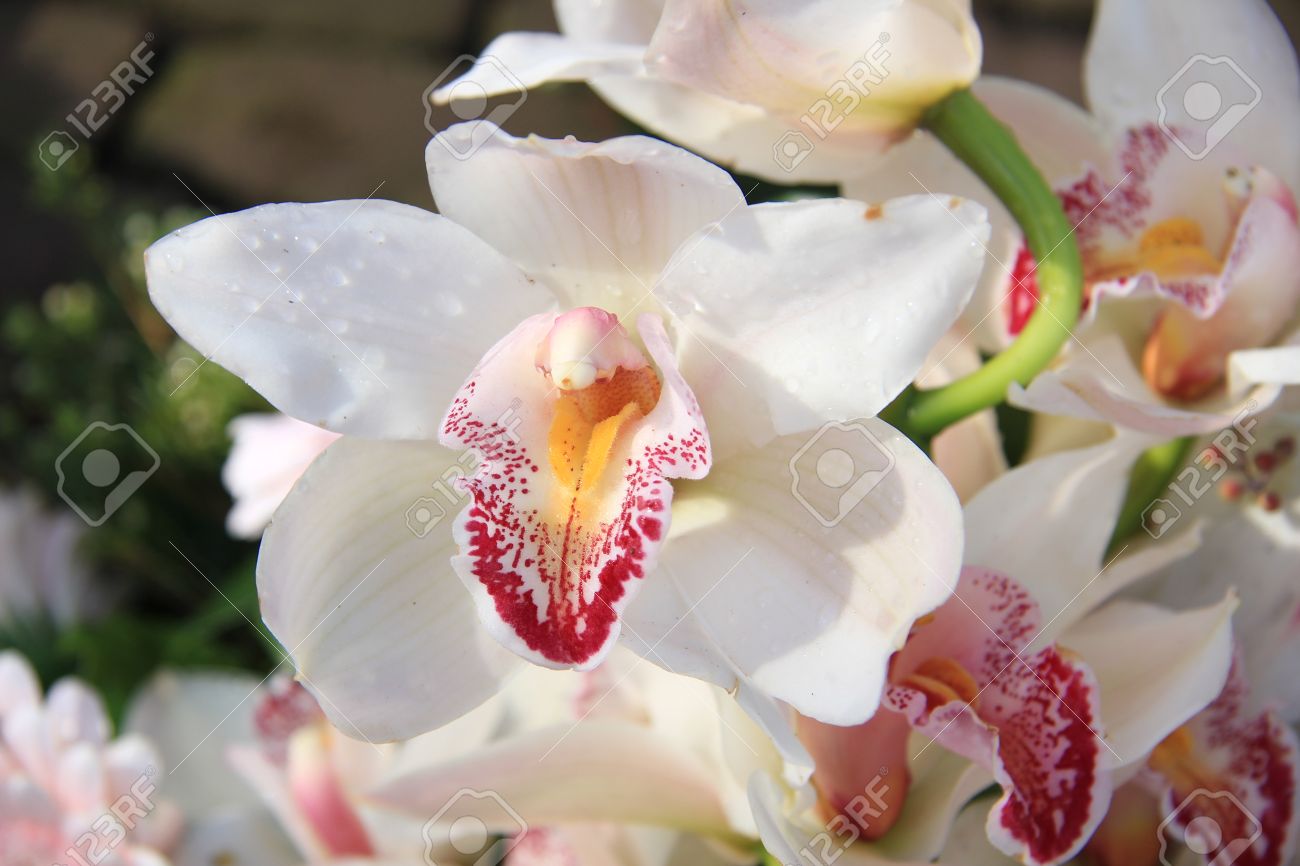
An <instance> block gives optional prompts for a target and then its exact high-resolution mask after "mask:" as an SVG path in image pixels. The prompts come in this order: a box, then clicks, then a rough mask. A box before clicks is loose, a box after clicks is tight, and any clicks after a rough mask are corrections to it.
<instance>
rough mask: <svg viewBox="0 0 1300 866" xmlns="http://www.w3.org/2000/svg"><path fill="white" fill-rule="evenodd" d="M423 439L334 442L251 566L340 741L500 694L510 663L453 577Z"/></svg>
mask: <svg viewBox="0 0 1300 866" xmlns="http://www.w3.org/2000/svg"><path fill="white" fill-rule="evenodd" d="M470 468H472V462H470V461H464V462H462V461H460V460H458V457H457V455H456V454H455V453H453V452H451V451H449V450H447V449H445V448H442V447H441V446H438V445H435V444H433V443H416V442H374V441H366V440H360V439H353V438H351V437H344V438H343V439H340V440H339V441H338V442H335V443H334V444H333V445H331V446H330V447H329V448H328V449H327V450H326V451H325V453H324V454H322V455H321V456H320V457H319V458H318V459H317V461H316V462H315V463H313V464H312V466H311V467H310V468H309V469H308V470H307V473H306V474H305V475H304V476H303V478H302V480H301V481H300V482H299V483H298V486H297V487H295V488H294V490H293V492H292V493H290V494H289V497H288V498H287V499H286V500H285V502H284V505H282V506H281V508H280V510H279V511H278V512H276V517H275V519H274V520H273V521H272V523H271V526H270V528H269V529H268V530H267V532H266V536H265V538H264V539H263V541H262V552H261V556H260V557H259V559H258V590H259V593H260V595H261V599H262V617H263V619H264V620H265V621H266V623H267V625H268V626H270V628H271V631H272V632H273V633H274V634H275V636H276V637H277V638H278V639H279V641H280V643H281V644H282V645H283V646H284V647H285V649H286V650H287V651H288V652H289V654H290V655H291V656H292V658H293V661H294V664H295V665H296V666H297V668H298V672H299V678H300V679H301V680H302V683H303V685H304V686H306V687H307V688H308V690H310V691H311V692H312V693H313V694H314V695H315V696H316V698H317V700H318V701H319V703H320V706H321V709H322V710H324V711H325V714H326V715H327V716H329V717H330V720H331V721H332V722H333V723H334V724H335V726H337V727H338V728H339V729H340V730H342V731H343V732H344V733H346V734H348V735H349V736H353V737H357V738H360V739H367V740H370V741H372V742H381V741H388V740H396V739H406V738H409V737H412V736H415V735H416V734H420V733H423V732H425V731H428V730H430V729H432V728H435V727H438V726H439V725H442V724H445V723H446V722H449V721H451V720H453V719H455V718H457V717H459V716H461V715H462V714H464V713H465V712H466V711H468V710H470V709H472V708H473V707H475V706H477V705H478V704H480V703H482V702H483V701H485V700H486V699H487V698H489V697H491V696H492V695H493V694H495V693H496V691H497V689H498V688H499V686H500V682H501V679H502V677H503V676H504V675H505V674H506V673H507V672H508V671H509V670H510V669H511V668H512V667H513V666H514V664H515V663H516V661H515V659H514V656H512V655H511V654H510V653H508V652H506V651H505V650H503V649H501V648H500V647H499V646H498V645H497V644H496V643H495V642H494V641H493V640H492V639H491V638H490V637H489V636H488V634H487V632H485V631H484V630H483V628H482V626H481V625H480V624H479V621H478V616H477V615H476V614H475V612H474V605H473V602H472V601H471V599H470V596H469V593H467V592H466V591H465V588H464V586H463V585H462V584H461V582H460V580H459V579H458V578H457V577H456V575H455V573H454V572H453V571H452V568H451V557H452V556H453V555H454V554H455V552H456V548H455V545H454V543H453V542H452V538H451V518H452V517H453V516H454V514H455V512H456V510H457V509H458V508H460V507H462V500H461V497H460V495H459V494H458V493H456V492H455V490H454V489H453V487H452V485H451V482H452V480H454V479H455V478H457V477H459V476H460V475H462V474H464V472H466V471H468V470H469V469H470Z"/></svg>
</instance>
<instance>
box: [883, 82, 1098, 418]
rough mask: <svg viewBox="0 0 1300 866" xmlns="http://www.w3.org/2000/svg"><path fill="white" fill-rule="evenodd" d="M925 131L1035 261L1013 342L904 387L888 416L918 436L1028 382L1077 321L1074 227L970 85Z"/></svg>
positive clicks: (929, 116) (1078, 266) (929, 117)
mask: <svg viewBox="0 0 1300 866" xmlns="http://www.w3.org/2000/svg"><path fill="white" fill-rule="evenodd" d="M923 125H924V126H925V128H927V129H929V130H930V132H932V133H934V135H935V137H937V138H938V139H939V140H940V141H942V142H943V143H944V144H945V145H946V146H947V147H948V149H949V150H951V151H952V152H953V154H954V155H955V156H956V157H957V158H958V159H960V160H961V161H962V162H963V163H965V164H966V165H967V167H969V168H970V169H971V170H972V171H974V172H975V174H977V175H978V176H979V177H980V179H981V180H983V181H984V183H985V184H987V185H988V187H989V189H991V190H992V191H993V192H994V194H996V195H997V197H998V198H999V199H1000V200H1001V201H1002V203H1003V204H1004V205H1006V207H1007V210H1009V211H1010V212H1011V215H1012V216H1013V217H1015V219H1016V222H1018V223H1019V224H1020V228H1021V230H1022V231H1023V232H1024V234H1025V240H1026V242H1027V243H1028V246H1029V250H1030V252H1032V253H1033V255H1034V258H1035V259H1036V261H1037V262H1038V300H1039V304H1038V307H1037V308H1036V309H1035V310H1034V314H1033V316H1031V317H1030V319H1029V321H1028V322H1027V323H1026V324H1025V327H1024V329H1023V330H1022V331H1021V332H1020V334H1019V336H1018V337H1017V338H1016V341H1015V342H1014V343H1012V344H1011V346H1009V347H1008V348H1007V349H1006V350H1005V351H1003V352H1002V353H1000V354H998V355H997V356H995V357H994V358H992V359H990V360H989V362H988V363H986V364H985V365H984V366H983V367H981V368H980V369H979V370H976V371H975V372H974V373H972V374H970V375H969V376H966V377H964V378H961V379H958V380H957V381H955V382H952V383H950V384H948V385H944V386H943V387H941V388H933V389H929V390H920V389H918V390H914V391H910V392H906V393H905V394H904V395H903V396H901V397H900V398H899V399H900V400H901V401H903V403H902V406H901V407H899V409H896V410H895V412H893V413H891V415H892V416H893V417H896V418H899V419H900V420H899V424H900V428H901V429H902V430H903V432H904V433H906V434H907V435H909V436H911V437H912V438H913V439H914V440H916V441H925V440H928V439H929V438H930V437H932V436H934V435H935V434H936V433H938V432H939V431H941V430H943V429H944V428H945V427H948V426H950V425H952V424H955V423H956V422H958V421H960V420H961V419H963V418H966V417H968V416H970V415H973V414H975V413H976V412H979V411H980V410H982V409H987V408H989V407H991V406H996V405H997V404H999V403H1001V402H1002V401H1003V400H1005V399H1006V393H1007V387H1008V386H1009V385H1010V384H1011V383H1012V382H1019V383H1020V384H1022V385H1027V384H1028V383H1029V381H1030V380H1031V379H1033V377H1034V376H1035V375H1037V374H1038V372H1039V371H1040V370H1042V369H1043V368H1044V367H1046V366H1047V365H1048V363H1050V362H1051V360H1052V359H1053V358H1054V357H1056V353H1057V352H1058V351H1059V350H1060V348H1061V346H1062V345H1063V344H1064V343H1065V341H1066V340H1067V339H1069V336H1070V331H1071V329H1072V328H1073V327H1074V324H1075V322H1076V321H1077V320H1078V318H1079V306H1080V302H1081V299H1082V297H1083V265H1082V263H1081V262H1080V259H1079V247H1078V245H1077V244H1076V243H1075V240H1074V230H1073V226H1071V225H1070V222H1069V220H1068V219H1066V216H1065V212H1064V211H1063V210H1061V203H1060V201H1059V200H1058V199H1057V198H1056V194H1055V193H1053V192H1052V189H1051V187H1049V186H1048V185H1047V181H1045V180H1044V179H1043V176H1042V174H1041V173H1039V171H1038V169H1037V168H1035V167H1034V164H1033V163H1032V162H1030V161H1029V157H1027V156H1026V155H1025V153H1024V151H1023V150H1021V149H1020V145H1019V144H1018V143H1017V142H1016V139H1015V136H1014V135H1012V133H1011V131H1010V130H1009V129H1007V127H1006V126H1004V125H1003V124H1002V123H1001V122H1000V121H999V120H998V119H997V118H995V117H994V116H993V115H992V114H990V113H989V111H988V109H987V108H985V107H984V105H983V104H982V103H981V102H980V101H979V100H978V99H976V98H975V95H974V94H972V93H971V92H970V91H969V90H959V91H957V92H956V93H953V94H952V95H951V96H948V97H947V98H945V99H944V100H943V101H941V102H939V103H938V104H936V105H934V106H933V107H932V108H930V110H929V111H927V112H926V114H925V118H924V120H923Z"/></svg>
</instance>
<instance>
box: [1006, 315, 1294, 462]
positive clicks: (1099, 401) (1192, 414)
mask: <svg viewBox="0 0 1300 866" xmlns="http://www.w3.org/2000/svg"><path fill="white" fill-rule="evenodd" d="M1084 342H1085V344H1086V349H1081V350H1080V351H1077V352H1072V353H1071V354H1070V356H1069V357H1068V358H1067V359H1066V360H1065V361H1064V362H1062V363H1061V364H1060V365H1059V366H1057V367H1056V368H1054V369H1050V370H1045V371H1044V372H1042V373H1039V374H1038V376H1037V377H1035V379H1034V381H1033V382H1031V383H1030V385H1029V387H1028V388H1022V387H1021V386H1019V385H1016V384H1013V385H1012V386H1011V387H1010V389H1009V391H1008V394H1007V402H1009V403H1010V404H1011V405H1013V406H1017V407H1019V408H1021V409H1028V410H1029V411H1031V412H1043V413H1047V414H1051V415H1065V416H1068V417H1071V418H1079V419H1083V420H1086V421H1102V422H1105V423H1108V424H1114V425H1116V426H1119V427H1122V428H1125V429H1128V430H1134V431H1137V432H1140V433H1147V434H1151V435H1153V436H1160V437H1163V438H1171V437H1174V436H1188V435H1191V434H1196V433H1214V432H1217V431H1219V430H1222V429H1224V428H1226V427H1230V426H1232V424H1233V423H1234V422H1236V421H1239V420H1240V419H1241V418H1243V417H1245V416H1248V415H1254V414H1258V413H1260V412H1262V411H1264V410H1265V409H1267V408H1268V407H1269V406H1271V405H1272V404H1273V403H1274V402H1276V400H1277V398H1278V396H1279V395H1280V394H1281V392H1282V387H1281V385H1276V384H1262V385H1256V386H1255V387H1253V388H1251V389H1249V390H1247V391H1246V392H1245V393H1234V392H1226V393H1223V394H1220V395H1217V396H1211V397H1208V398H1206V399H1204V400H1201V401H1199V402H1197V403H1192V404H1189V405H1188V406H1186V407H1179V406H1174V405H1170V404H1168V403H1166V402H1165V401H1164V400H1162V399H1161V398H1160V397H1158V396H1157V395H1156V394H1155V393H1154V392H1152V390H1151V389H1150V388H1149V387H1148V386H1147V384H1146V382H1145V381H1143V379H1142V375H1141V373H1139V372H1138V370H1137V367H1136V366H1134V363H1133V357H1132V355H1131V354H1130V352H1129V349H1128V348H1127V346H1125V344H1124V342H1123V340H1122V339H1121V338H1120V337H1119V336H1118V335H1116V334H1108V335H1102V336H1095V337H1093V338H1086V337H1085V338H1084ZM1281 360H1282V361H1283V363H1284V364H1285V365H1286V367H1288V368H1289V366H1290V364H1289V363H1287V362H1288V361H1290V360H1291V359H1290V357H1289V356H1283V357H1282V358H1281ZM1288 375H1289V371H1288V372H1284V373H1282V374H1281V376H1279V378H1285V377H1286V376H1288Z"/></svg>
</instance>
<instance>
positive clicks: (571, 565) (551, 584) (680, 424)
mask: <svg viewBox="0 0 1300 866" xmlns="http://www.w3.org/2000/svg"><path fill="white" fill-rule="evenodd" d="M561 319H562V317H559V318H557V317H556V316H554V315H552V314H546V315H542V316H535V317H533V318H531V319H529V320H527V321H525V322H524V323H523V324H521V325H520V326H519V327H518V328H516V329H515V330H514V331H513V332H512V333H511V334H510V335H508V336H507V337H506V338H505V339H503V340H502V341H501V342H500V343H498V344H497V346H496V347H495V348H493V349H492V351H490V352H489V353H488V355H487V356H486V357H485V358H484V360H483V362H482V363H481V364H480V365H479V367H478V369H476V370H475V371H474V373H473V374H472V375H471V377H470V379H469V381H468V382H466V384H465V386H464V387H463V388H462V389H461V392H460V395H459V396H458V397H457V398H456V401H455V402H454V403H453V405H452V408H451V410H450V412H449V413H448V416H447V419H446V421H445V423H444V425H443V436H442V442H443V444H444V445H447V446H448V447H452V448H469V449H473V450H474V451H475V452H476V453H477V454H478V455H479V457H480V459H481V460H482V464H481V465H480V466H479V468H478V470H477V471H476V472H475V473H474V475H473V476H471V477H467V478H466V479H465V480H464V482H463V483H464V486H465V488H466V489H467V490H468V491H469V492H470V495H471V497H472V504H471V505H470V506H469V507H468V508H466V509H465V510H464V511H463V512H462V513H461V515H460V516H459V517H458V518H457V520H456V524H455V537H456V541H457V544H458V545H459V547H460V549H461V555H459V556H457V557H455V558H454V559H453V565H454V566H455V568H456V571H457V574H459V575H460V576H461V579H462V580H464V581H465V585H466V586H467V587H469V589H470V591H471V593H472V594H473V595H474V598H475V601H476V603H477V606H478V610H479V615H480V617H482V619H483V621H484V624H485V625H486V626H487V628H488V630H489V631H490V632H491V633H492V634H493V636H494V637H496V638H497V639H498V640H499V641H501V643H502V644H504V645H505V646H506V647H508V648H510V649H511V650H513V651H515V652H517V653H519V654H520V655H522V656H524V657H525V658H528V659H530V660H532V661H535V662H537V663H539V664H544V665H547V666H551V667H579V668H584V669H585V668H590V667H593V666H595V665H596V664H598V663H599V662H600V661H601V659H602V658H604V656H605V654H606V653H607V652H608V651H609V649H610V647H611V646H612V645H613V642H614V640H615V639H616V638H617V637H618V633H619V615H620V613H621V611H622V610H623V608H624V607H625V606H626V605H627V604H628V603H629V602H630V601H631V599H632V598H633V596H634V595H635V594H636V592H637V591H638V588H639V586H640V582H641V578H642V577H644V576H645V574H646V572H647V571H648V570H649V569H650V568H651V567H652V565H653V563H654V561H655V557H656V554H657V552H658V550H659V547H660V545H661V544H662V543H663V539H664V537H665V536H666V534H667V531H668V523H669V516H670V507H671V504H672V487H671V485H669V483H668V479H670V478H700V477H702V476H703V475H704V474H705V473H706V472H707V471H708V468H709V463H710V459H711V458H710V452H709V440H708V435H707V433H706V432H705V427H704V420H703V418H702V416H701V414H700V410H699V406H698V405H697V404H696V402H695V397H694V396H693V395H692V394H691V391H690V389H689V388H688V387H687V385H686V383H685V382H684V381H683V380H682V378H681V376H680V375H679V374H678V373H677V371H676V368H675V363H674V360H673V357H672V351H671V349H670V347H669V344H668V341H667V337H666V335H665V334H664V332H663V325H662V324H661V323H660V322H659V319H658V318H657V317H655V316H650V315H645V316H642V317H641V318H640V320H639V321H638V326H639V331H640V336H641V338H642V340H643V341H644V342H645V345H646V348H647V350H648V351H649V353H650V356H651V357H652V358H653V360H654V361H655V363H656V364H657V365H658V368H659V370H658V375H659V376H662V379H663V381H662V384H659V382H658V379H655V378H654V377H655V375H656V374H655V373H654V371H653V370H650V369H647V368H645V364H644V361H642V362H641V364H640V366H639V367H638V368H637V369H633V370H629V369H628V368H627V367H625V366H624V367H620V368H619V373H618V375H617V376H613V377H611V378H609V379H607V380H605V381H602V382H597V383H594V384H591V385H590V387H586V388H582V389H578V390H576V391H574V392H572V393H571V394H570V393H568V392H564V393H563V394H562V393H561V390H560V389H559V388H558V387H553V386H552V385H551V384H549V383H548V382H547V380H546V377H544V376H543V375H541V374H539V372H538V371H537V369H536V366H535V361H536V355H537V352H538V348H539V346H545V345H551V335H552V331H553V329H554V328H556V327H557V322H560V321H561ZM561 324H562V323H561ZM598 330H599V329H598ZM588 336H589V337H592V338H597V337H599V336H600V335H598V334H596V333H595V331H593V332H592V333H591V334H589V335H588ZM618 339H619V340H623V339H625V338H624V337H622V336H619V338H618ZM570 348H572V347H570ZM598 351H599V347H598V346H595V347H593V350H592V354H593V356H594V353H596V352H598ZM624 351H625V350H624ZM569 354H572V353H571V352H570V353H569ZM638 372H639V373H640V374H641V375H637V373H638ZM592 376H593V377H594V372H593V373H592ZM647 377H648V378H647ZM557 384H558V383H557ZM588 400H589V401H593V402H592V403H590V404H589V403H586V402H584V401H588Z"/></svg>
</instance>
